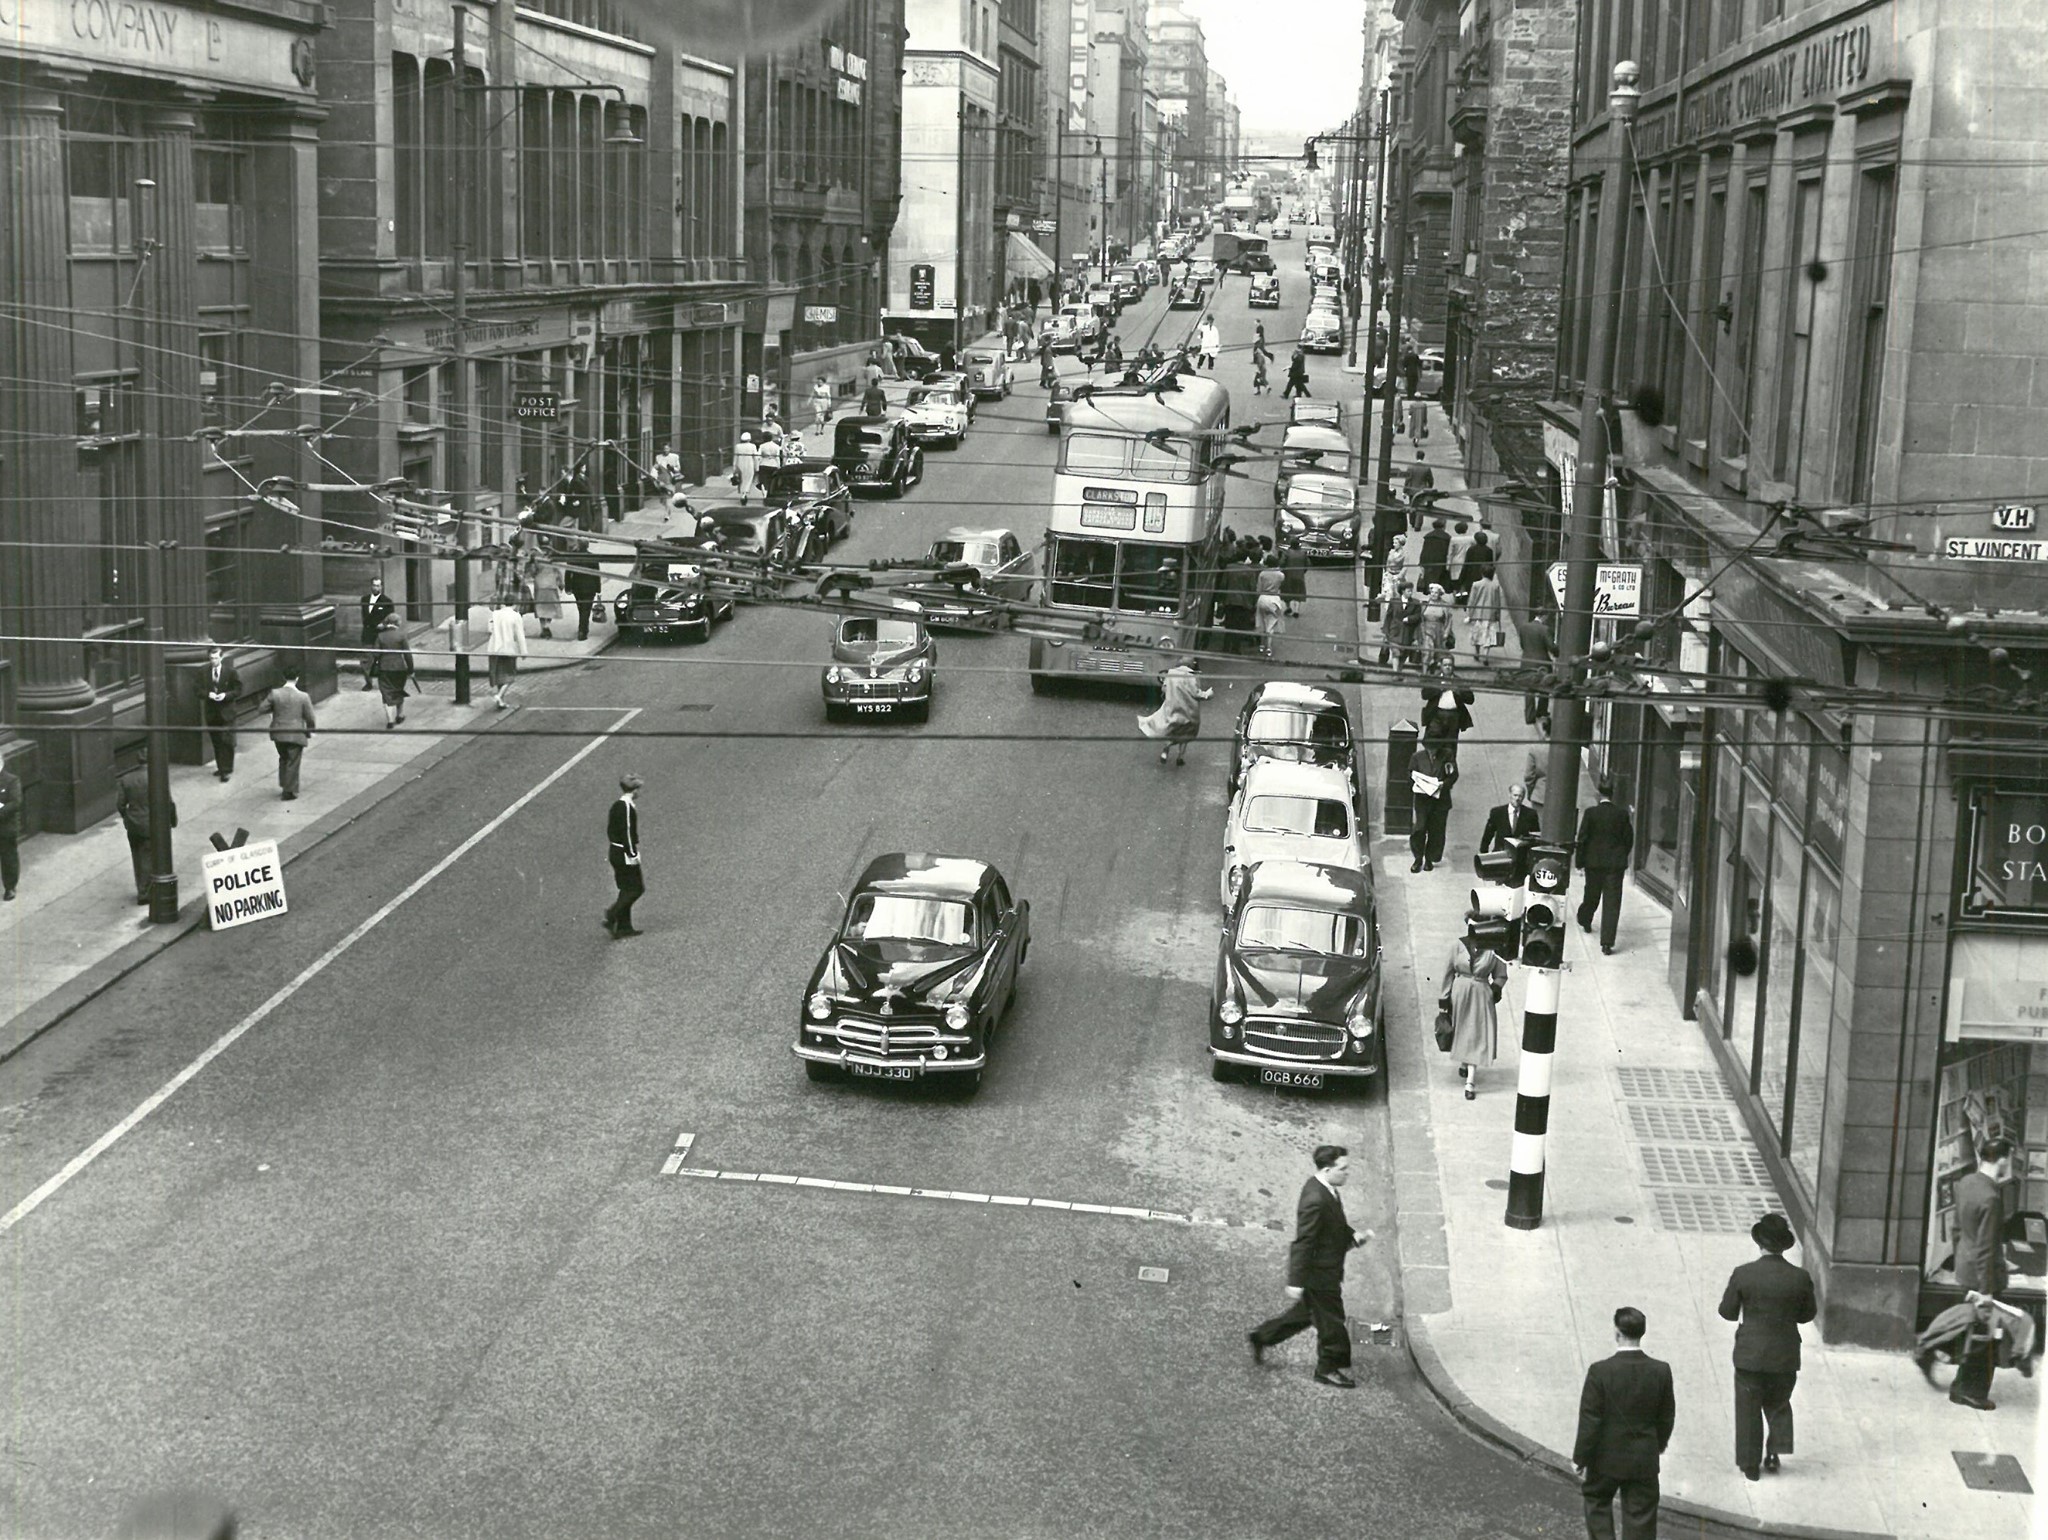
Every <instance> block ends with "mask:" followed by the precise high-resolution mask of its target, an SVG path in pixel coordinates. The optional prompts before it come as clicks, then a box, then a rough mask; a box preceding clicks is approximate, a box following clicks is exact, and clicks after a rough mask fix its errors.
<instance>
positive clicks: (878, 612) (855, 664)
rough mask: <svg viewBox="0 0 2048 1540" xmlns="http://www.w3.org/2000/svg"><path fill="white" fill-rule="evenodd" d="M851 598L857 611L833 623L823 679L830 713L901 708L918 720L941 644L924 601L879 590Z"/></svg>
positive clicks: (928, 705) (838, 716) (927, 702)
mask: <svg viewBox="0 0 2048 1540" xmlns="http://www.w3.org/2000/svg"><path fill="white" fill-rule="evenodd" d="M853 602H854V603H855V604H856V605H857V606H858V608H857V609H856V610H855V612H854V613H853V614H850V615H841V616H840V617H839V618H838V620H837V621H836V622H835V623H834V625H833V628H832V661H831V662H830V663H829V664H827V665H826V666H825V671H824V674H823V676H822V678H821V679H820V681H819V684H820V688H821V689H822V690H823V692H824V696H825V716H826V719H827V720H828V721H833V722H838V721H843V720H845V719H846V718H847V717H853V716H894V715H895V714H896V713H898V712H902V713H904V714H905V715H907V716H909V717H910V719H911V720H912V721H914V722H922V721H924V720H926V719H927V718H928V717H929V716H930V715H931V710H932V691H933V687H934V683H935V681H934V677H933V676H934V675H935V674H936V672H937V670H938V662H939V648H938V644H937V643H936V642H934V641H933V640H932V634H931V632H930V630H928V629H927V628H926V626H925V619H924V609H923V607H922V606H920V605H918V604H917V603H915V602H914V601H912V600H909V599H899V598H896V597H894V596H893V595H881V594H857V595H854V596H853Z"/></svg>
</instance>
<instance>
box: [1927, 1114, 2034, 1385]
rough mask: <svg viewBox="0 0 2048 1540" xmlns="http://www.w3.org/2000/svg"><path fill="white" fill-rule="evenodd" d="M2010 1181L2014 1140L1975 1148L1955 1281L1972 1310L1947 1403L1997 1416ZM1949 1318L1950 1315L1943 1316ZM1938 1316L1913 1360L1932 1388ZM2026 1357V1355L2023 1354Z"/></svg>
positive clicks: (1959, 1187) (1964, 1189)
mask: <svg viewBox="0 0 2048 1540" xmlns="http://www.w3.org/2000/svg"><path fill="white" fill-rule="evenodd" d="M2011 1180H2012V1141H2011V1140H2009V1139H2005V1138H2002V1137H1994V1138H1990V1139H1986V1140H1985V1141H1984V1142H1983V1143H1982V1144H1980V1145H1978V1146H1977V1169H1976V1170H1975V1171H1972V1172H1971V1173H1970V1174H1969V1175H1967V1176H1965V1177H1964V1178H1963V1179H1962V1180H1961V1181H1959V1182H1957V1183H1956V1185H1955V1227H1956V1228H1955V1277H1956V1283H1957V1285H1958V1286H1959V1287H1960V1288H1961V1289H1962V1290H1963V1293H1964V1297H1965V1299H1966V1301H1967V1302H1968V1303H1969V1304H1971V1305H1972V1306H1974V1307H1975V1308H1974V1311H1973V1315H1972V1319H1971V1322H1970V1324H1969V1328H1968V1330H1967V1331H1966V1332H1965V1333H1963V1334H1962V1336H1961V1337H1960V1338H1959V1339H1958V1340H1957V1343H1956V1346H1955V1349H1954V1351H1955V1359H1956V1377H1955V1378H1954V1379H1953V1380H1952V1381H1950V1383H1949V1390H1948V1398H1949V1400H1951V1401H1953V1402H1954V1403H1955V1404H1956V1405H1958V1406H1967V1407H1971V1408H1973V1409H1975V1410H1977V1411H1980V1412H1989V1411H1995V1410H1996V1409H1997V1403H1996V1402H1994V1401H1993V1400H1992V1399H1991V1376H1992V1371H1993V1370H1995V1369H1996V1368H1997V1366H1998V1332H1997V1329H1996V1328H1997V1325H1998V1321H1997V1315H1998V1310H1999V1308H2000V1307H1999V1306H1998V1305H1997V1304H1996V1303H1995V1301H1996V1300H1997V1298H1998V1296H1999V1295H2000V1294H2002V1293H2004V1292H2005V1286H2006V1283H2007V1277H2008V1274H2007V1265H2006V1259H2005V1195H2004V1192H2003V1191H2002V1189H2003V1188H2004V1187H2005V1185H2006V1184H2007V1183H2008V1182H2010V1181H2011ZM1944 1314H1947V1312H1944ZM1941 1324H1943V1323H1942V1320H1941V1317H1939V1316H1937V1317H1936V1318H1935V1320H1934V1321H1932V1322H1930V1323H1929V1324H1928V1328H1927V1330H1926V1331H1925V1332H1923V1333H1922V1334H1921V1338H1920V1342H1919V1345H1918V1351H1916V1352H1915V1353H1914V1355H1913V1359H1914V1362H1915V1363H1916V1364H1918V1365H1919V1367H1920V1372H1921V1374H1923V1375H1925V1376H1926V1378H1927V1383H1928V1384H1930V1385H1931V1384H1933V1383H1934V1346H1935V1343H1934V1337H1935V1328H1936V1326H1938V1325H1941ZM2022 1356H2024V1355H2022Z"/></svg>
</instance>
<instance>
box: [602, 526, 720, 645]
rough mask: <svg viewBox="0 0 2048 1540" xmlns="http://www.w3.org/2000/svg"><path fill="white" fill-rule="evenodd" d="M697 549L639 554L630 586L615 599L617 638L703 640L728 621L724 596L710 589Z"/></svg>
mask: <svg viewBox="0 0 2048 1540" xmlns="http://www.w3.org/2000/svg"><path fill="white" fill-rule="evenodd" d="M704 556H705V553H704V552H703V551H702V550H701V549H692V548H688V547H677V548H675V549H672V550H662V549H653V550H645V551H643V552H642V554H641V557H640V560H639V561H637V562H636V563H634V566H633V578H632V582H631V584H630V586H629V587H628V588H627V589H626V591H625V593H624V594H623V595H622V596H621V597H620V599H619V603H618V621H619V637H620V639H621V640H632V641H638V640H641V639H644V638H648V637H658V638H660V639H662V640H664V641H666V640H667V639H669V638H670V637H679V638H682V639H683V640H686V641H699V642H706V641H709V640H710V639H711V628H712V627H713V626H714V625H716V624H718V623H719V622H720V621H725V620H730V619H732V613H733V606H732V598H731V596H730V595H728V594H726V593H724V592H722V591H720V590H719V589H716V588H714V587H712V585H711V582H710V580H709V579H708V578H707V577H706V576H705V573H704V567H703V565H702V563H703V560H704Z"/></svg>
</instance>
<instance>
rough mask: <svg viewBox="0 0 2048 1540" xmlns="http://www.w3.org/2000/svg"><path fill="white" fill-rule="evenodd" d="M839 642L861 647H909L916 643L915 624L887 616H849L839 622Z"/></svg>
mask: <svg viewBox="0 0 2048 1540" xmlns="http://www.w3.org/2000/svg"><path fill="white" fill-rule="evenodd" d="M839 640H841V641H842V642H852V643H854V644H855V645H856V646H862V647H865V646H868V645H871V644H874V643H879V644H880V645H882V646H884V647H909V646H912V645H914V644H915V643H916V641H917V623H916V622H915V621H910V620H896V619H892V618H891V617H889V616H887V615H849V616H847V617H846V619H844V620H842V621H840V622H839Z"/></svg>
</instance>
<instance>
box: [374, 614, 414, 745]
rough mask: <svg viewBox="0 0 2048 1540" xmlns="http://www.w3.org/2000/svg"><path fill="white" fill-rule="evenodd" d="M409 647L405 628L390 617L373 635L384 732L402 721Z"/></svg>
mask: <svg viewBox="0 0 2048 1540" xmlns="http://www.w3.org/2000/svg"><path fill="white" fill-rule="evenodd" d="M412 670H413V662H412V648H411V647H410V646H408V645H407V643H406V640H405V627H404V626H402V625H400V624H399V622H398V617H397V616H396V615H393V616H392V617H391V618H390V619H388V620H386V621H385V622H384V629H383V630H382V631H379V632H378V633H377V689H378V691H379V692H380V693H381V694H382V695H383V698H384V727H385V730H386V731H389V730H390V729H391V728H394V727H396V726H397V725H398V724H399V723H400V722H403V721H404V720H405V692H406V690H407V689H408V688H410V687H411V685H412Z"/></svg>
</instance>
